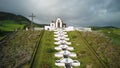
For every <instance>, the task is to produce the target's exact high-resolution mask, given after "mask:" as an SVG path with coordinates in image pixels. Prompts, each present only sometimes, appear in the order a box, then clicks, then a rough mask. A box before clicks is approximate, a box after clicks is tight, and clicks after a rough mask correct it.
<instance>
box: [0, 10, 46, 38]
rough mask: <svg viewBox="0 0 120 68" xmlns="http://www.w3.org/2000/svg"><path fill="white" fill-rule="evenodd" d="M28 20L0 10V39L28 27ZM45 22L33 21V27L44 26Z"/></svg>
mask: <svg viewBox="0 0 120 68" xmlns="http://www.w3.org/2000/svg"><path fill="white" fill-rule="evenodd" d="M30 23H31V22H30V20H29V19H27V18H25V17H24V16H21V15H16V14H13V13H7V12H0V39H1V38H3V37H4V36H5V35H6V34H8V33H11V32H13V31H16V30H21V29H25V28H26V27H28V28H30ZM44 25H45V24H36V23H33V27H44Z"/></svg>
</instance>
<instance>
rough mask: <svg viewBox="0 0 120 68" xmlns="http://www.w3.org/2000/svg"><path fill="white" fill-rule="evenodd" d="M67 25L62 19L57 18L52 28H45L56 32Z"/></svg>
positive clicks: (51, 24)
mask: <svg viewBox="0 0 120 68" xmlns="http://www.w3.org/2000/svg"><path fill="white" fill-rule="evenodd" d="M65 27H66V24H65V23H64V22H63V21H62V20H61V19H60V18H57V19H56V20H55V21H52V22H51V23H50V26H45V30H55V29H57V28H65Z"/></svg>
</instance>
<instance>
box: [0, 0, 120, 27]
mask: <svg viewBox="0 0 120 68" xmlns="http://www.w3.org/2000/svg"><path fill="white" fill-rule="evenodd" d="M119 3H120V0H0V11H7V12H12V13H16V14H21V15H24V16H25V17H27V18H28V16H29V15H30V14H31V13H34V14H35V15H36V18H35V19H34V21H35V22H37V23H43V24H44V23H50V22H51V20H55V19H56V18H57V17H61V18H62V19H63V20H64V22H66V23H67V24H69V25H75V26H90V25H98V26H99V25H100V26H102V25H113V26H117V27H120V19H119V17H120V4H119ZM29 19H30V18H29Z"/></svg>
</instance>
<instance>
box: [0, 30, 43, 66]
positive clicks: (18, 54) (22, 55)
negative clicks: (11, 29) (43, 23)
mask: <svg viewBox="0 0 120 68" xmlns="http://www.w3.org/2000/svg"><path fill="white" fill-rule="evenodd" d="M40 33H41V31H18V32H15V33H13V34H11V35H9V36H8V37H6V38H5V39H4V40H2V41H1V42H0V68H17V67H21V66H23V65H24V64H27V63H29V61H30V59H31V56H32V54H33V51H34V48H35V45H36V42H37V41H38V38H39V36H40Z"/></svg>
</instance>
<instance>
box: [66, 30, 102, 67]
mask: <svg viewBox="0 0 120 68" xmlns="http://www.w3.org/2000/svg"><path fill="white" fill-rule="evenodd" d="M68 34H69V37H70V39H71V42H72V45H71V46H73V47H74V48H75V51H74V52H75V53H77V58H76V59H77V60H79V61H80V63H81V66H80V67H75V68H86V67H87V66H91V67H92V68H103V66H102V64H101V63H100V62H99V61H98V59H97V58H96V56H95V55H94V54H93V53H92V52H91V51H90V50H89V48H88V47H87V44H86V43H85V41H84V40H83V38H82V36H81V35H80V34H79V32H78V31H72V32H68Z"/></svg>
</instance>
